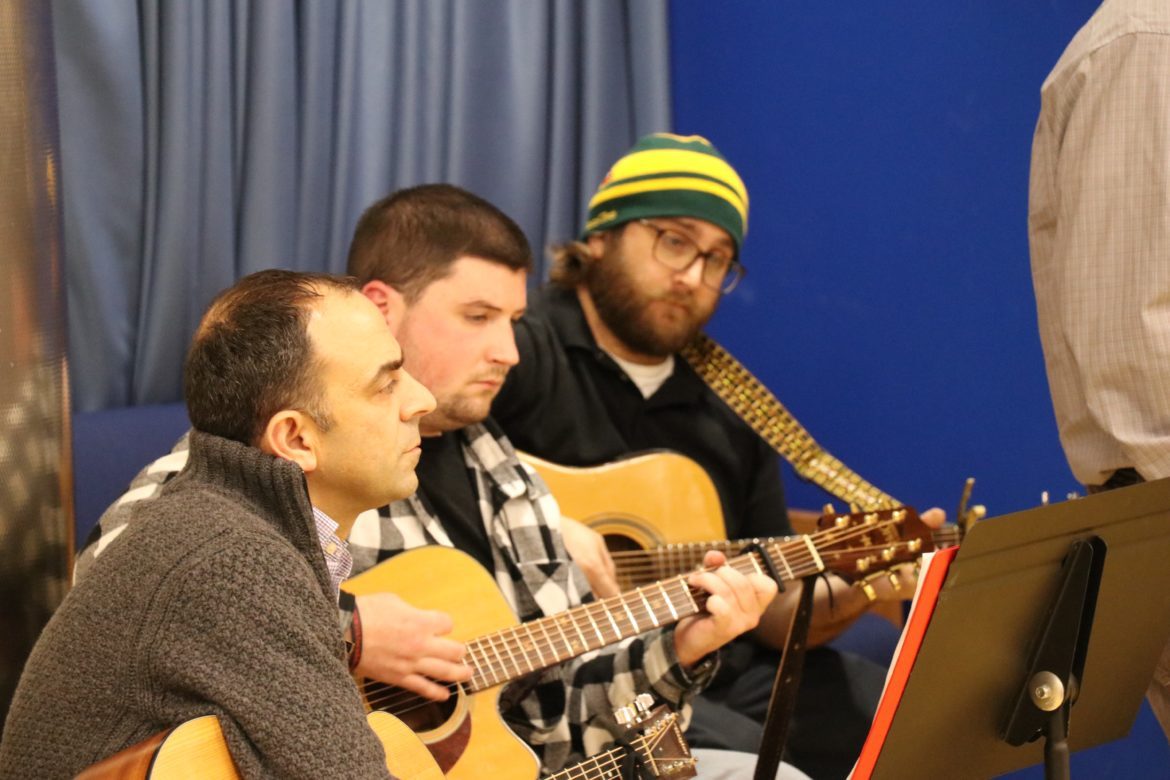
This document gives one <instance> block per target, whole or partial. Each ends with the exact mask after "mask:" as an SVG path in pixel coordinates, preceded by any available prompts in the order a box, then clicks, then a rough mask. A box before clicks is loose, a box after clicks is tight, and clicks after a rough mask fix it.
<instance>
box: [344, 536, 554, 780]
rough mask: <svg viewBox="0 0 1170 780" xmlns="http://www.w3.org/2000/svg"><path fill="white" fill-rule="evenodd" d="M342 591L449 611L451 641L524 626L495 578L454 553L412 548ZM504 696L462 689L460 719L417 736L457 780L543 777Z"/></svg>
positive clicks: (452, 779) (452, 718) (457, 714)
mask: <svg viewBox="0 0 1170 780" xmlns="http://www.w3.org/2000/svg"><path fill="white" fill-rule="evenodd" d="M342 588H344V589H345V590H346V591H348V592H350V593H352V594H354V595H355V596H363V595H367V594H370V593H383V592H390V593H394V594H396V595H398V596H400V597H401V598H402V599H403V600H405V601H406V602H407V603H409V604H411V605H412V606H415V607H419V608H420V609H434V610H439V611H441V612H446V613H447V614H449V615H450V616H451V617H452V619H453V620H454V623H455V627H454V629H453V630H452V632H451V634H450V636H451V638H452V639H455V640H458V641H460V642H466V641H469V640H471V639H475V638H476V637H480V636H484V635H487V634H491V633H494V632H497V631H500V630H502V629H506V628H509V627H511V626H515V625H518V624H519V621H518V620H517V619H516V616H515V614H513V612H512V609H511V607H510V606H509V605H508V603H507V601H505V600H504V596H503V594H501V593H500V590H499V588H498V587H497V586H496V582H495V580H494V579H492V577H491V575H490V574H488V573H487V571H485V570H484V568H483V567H482V566H480V565H479V563H477V562H476V561H475V559H474V558H472V557H471V556H469V555H467V554H466V553H462V552H460V551H458V550H454V549H451V548H449V547H439V546H431V547H419V548H416V549H413V550H407V551H406V552H403V553H400V554H398V555H396V556H394V557H393V558H391V559H389V560H387V561H383V562H382V563H380V564H378V565H377V566H374V567H373V568H371V569H368V570H366V571H364V572H362V573H361V574H359V575H357V576H356V577H351V578H350V579H348V580H346V581H345V582H344V583H343V584H342ZM500 690H501V688H500V687H499V686H497V687H495V688H489V689H487V690H483V691H480V692H478V693H476V694H474V695H469V694H467V693H465V692H464V691H463V690H462V689H461V690H460V691H459V693H458V694H457V701H456V703H455V708H454V712H453V714H452V715H451V716H450V717H449V718H448V719H447V720H446V721H445V722H444V723H443V724H442V725H440V726H438V727H435V728H430V729H427V730H425V731H421V732H419V733H418V735H417V736H418V738H419V739H421V740H422V742H423V744H425V745H426V746H427V749H428V750H429V751H430V752H431V754H432V755H433V756H434V758H435V761H437V762H438V765H439V767H440V768H441V769H442V771H443V772H444V773H445V776H446V777H447V778H450V780H464V779H465V778H466V779H467V780H472V779H473V778H483V777H507V778H526V777H529V778H535V777H536V776H537V774H538V772H539V769H540V766H539V763H538V762H537V760H536V756H535V755H534V754H533V753H532V751H531V750H530V749H529V748H528V746H527V745H525V744H524V743H523V742H521V741H520V739H519V738H517V737H516V735H514V734H513V733H512V732H511V730H510V729H508V727H507V726H506V725H504V721H503V718H501V717H500V711H499V700H500ZM402 774H404V775H405V776H406V777H413V775H410V774H407V773H402Z"/></svg>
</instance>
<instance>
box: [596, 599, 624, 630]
mask: <svg viewBox="0 0 1170 780" xmlns="http://www.w3.org/2000/svg"><path fill="white" fill-rule="evenodd" d="M600 606H601V611H602V612H604V613H605V616H606V617H607V618H609V624H610V625H611V626H613V634H614V637H620V636H621V635H622V630H621V628H620V627H619V626H618V624H617V621H616V620H614V619H613V612H612V611H611V610H610V608H609V607H607V606H605V604H601V605H600Z"/></svg>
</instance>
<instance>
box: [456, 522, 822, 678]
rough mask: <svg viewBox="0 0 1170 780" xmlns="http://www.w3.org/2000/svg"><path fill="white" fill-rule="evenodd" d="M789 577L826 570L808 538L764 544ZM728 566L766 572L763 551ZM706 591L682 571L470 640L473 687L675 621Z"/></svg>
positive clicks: (698, 605)
mask: <svg viewBox="0 0 1170 780" xmlns="http://www.w3.org/2000/svg"><path fill="white" fill-rule="evenodd" d="M764 549H765V550H766V551H767V554H768V556H769V558H771V560H772V563H773V565H774V566H775V567H776V570H777V571H778V572H779V573H780V574H781V576H782V577H783V578H784V579H785V580H796V579H800V578H802V577H806V576H808V575H810V574H817V573H819V572H821V571H822V570H823V569H824V564H823V562H822V561H821V557H820V555H819V553H818V552H817V549H816V546H815V545H814V544H813V543H812V541H811V540H810V539H809V538H808V537H800V538H798V539H795V540H779V541H776V542H773V543H771V544H769V545H767V546H766V547H765V548H764ZM727 565H729V566H731V567H732V568H734V569H736V570H737V571H739V572H740V573H743V574H751V573H760V574H763V573H766V571H767V567H765V566H764V565H763V563H762V561H761V559H760V557H759V554H758V553H755V552H752V553H748V554H745V555H740V556H736V557H735V558H732V559H731V560H729V561H728V562H727ZM706 600H707V594H706V592H705V591H703V590H701V589H699V588H694V587H691V586H690V585H689V584H688V583H687V576H686V575H680V576H677V577H672V578H669V579H665V580H662V581H660V582H655V583H653V584H650V585H644V586H642V587H640V588H637V589H635V590H633V591H630V592H629V593H623V594H622V595H620V596H613V597H611V598H607V599H602V600H600V601H595V602H593V603H591V604H586V605H583V606H580V607H576V608H574V609H570V610H567V611H565V612H562V613H560V614H557V615H552V616H550V617H546V618H541V619H540V620H533V621H530V622H528V623H522V624H520V625H517V626H513V627H512V628H508V629H505V630H503V631H499V632H496V633H494V634H489V635H487V636H484V637H480V638H478V639H475V640H472V641H471V642H468V643H467V656H466V659H465V660H466V662H467V663H468V664H469V665H471V667H472V668H473V669H474V672H473V674H472V678H471V681H470V682H469V683H468V685H467V688H468V690H469V691H471V692H475V691H480V690H483V689H485V688H490V687H493V686H495V685H500V684H502V683H505V682H507V681H509V680H513V679H516V678H517V677H521V676H523V675H526V674H529V673H532V672H535V671H538V670H540V669H545V668H548V667H549V666H553V665H555V664H558V663H561V662H563V661H567V660H569V659H570V658H576V657H577V656H579V655H581V654H583V653H587V652H589V651H590V650H596V649H598V648H601V647H606V646H607V645H611V644H614V643H615V642H619V641H621V640H622V639H625V638H627V637H631V636H637V635H638V634H641V633H644V632H646V631H649V630H651V629H654V628H659V627H662V626H666V625H670V624H672V623H676V622H678V621H679V620H682V619H683V618H685V617H689V616H691V615H695V614H698V613H699V612H701V611H702V610H703V607H704V605H705V604H706Z"/></svg>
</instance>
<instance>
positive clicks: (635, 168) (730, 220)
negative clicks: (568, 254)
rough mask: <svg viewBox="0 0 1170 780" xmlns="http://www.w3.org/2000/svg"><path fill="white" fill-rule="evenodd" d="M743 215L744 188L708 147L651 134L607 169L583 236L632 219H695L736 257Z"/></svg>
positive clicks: (698, 140) (696, 139) (695, 139)
mask: <svg viewBox="0 0 1170 780" xmlns="http://www.w3.org/2000/svg"><path fill="white" fill-rule="evenodd" d="M747 215H748V195H747V188H746V187H744V186H743V181H742V180H741V179H740V178H739V174H737V173H736V172H735V169H734V168H732V167H731V165H730V164H728V162H727V160H725V159H723V155H721V154H719V151H718V150H717V149H716V148H715V147H714V146H712V145H711V142H710V141H708V140H707V139H706V138H703V137H702V136H698V135H685V136H684V135H673V134H670V133H654V134H653V135H647V136H644V137H643V138H641V139H640V140H639V141H638V143H636V144H634V148H632V149H630V151H629V152H627V153H626V156H625V157H622V158H621V159H620V160H618V161H617V162H616V163H614V165H613V167H612V168H610V169H609V173H607V174H606V175H605V178H604V179H602V181H601V186H600V187H598V188H597V193H596V194H595V195H594V196H593V199H592V200H590V201H589V215H588V217H587V219H586V221H585V232H584V233H583V234H582V235H583V236H588V235H590V234H591V233H596V232H598V231H602V230H609V229H610V228H615V227H617V226H618V225H621V224H623V223H626V222H629V221H630V220H634V219H644V218H647V217H695V218H697V219H704V220H706V221H708V222H710V223H711V224H713V225H718V226H719V227H721V228H723V229H724V230H726V231H727V233H728V235H730V236H731V239H732V240H733V241H734V242H735V248H736V250H737V251H738V249H739V247H740V245H741V244H742V243H743V237H744V235H745V234H746V233H747Z"/></svg>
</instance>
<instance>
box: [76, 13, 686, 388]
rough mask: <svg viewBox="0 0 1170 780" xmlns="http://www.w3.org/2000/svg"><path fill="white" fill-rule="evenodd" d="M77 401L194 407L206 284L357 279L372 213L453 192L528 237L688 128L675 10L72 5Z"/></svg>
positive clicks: (559, 234)
mask: <svg viewBox="0 0 1170 780" xmlns="http://www.w3.org/2000/svg"><path fill="white" fill-rule="evenodd" d="M53 14H54V19H53V27H54V47H55V57H56V61H57V72H58V89H59V104H60V105H59V111H60V125H61V147H62V149H61V159H62V200H63V206H64V233H65V256H66V264H65V265H66V286H67V294H68V315H69V331H68V332H69V354H70V363H71V372H72V379H71V385H72V389H73V405H74V408H75V409H77V410H92V409H99V408H104V407H111V406H125V405H134V404H141V403H155V402H163V401H173V400H177V399H178V398H179V397H180V395H181V366H182V359H183V354H184V352H185V349H186V345H187V342H188V340H189V338H190V335H191V333H192V331H193V329H194V327H195V325H196V323H197V321H198V318H199V315H200V314H201V312H202V310H203V308H204V307H205V306H206V304H207V303H208V301H209V300H210V299H211V297H212V296H213V295H214V294H215V293H216V292H218V291H219V290H221V289H223V288H224V287H226V286H228V285H230V284H231V283H232V282H233V281H234V280H235V279H236V278H238V277H239V276H241V275H243V274H246V273H250V272H252V271H255V270H259V269H262V268H269V267H277V266H279V267H285V268H295V269H302V270H329V271H335V272H336V271H341V270H343V269H344V265H345V252H346V249H347V247H348V243H349V236H350V233H351V231H352V229H353V225H354V224H355V223H356V221H357V218H358V216H359V215H360V213H361V211H362V209H363V208H364V207H365V206H366V205H368V204H369V203H371V202H372V201H374V200H375V199H377V198H379V197H381V196H383V195H385V194H387V193H389V192H391V191H392V190H395V189H397V188H399V187H403V186H409V185H412V184H417V183H420V182H426V181H449V182H453V183H456V184H459V185H461V186H464V187H467V188H468V189H470V190H472V191H474V192H477V193H479V194H480V195H483V196H484V197H486V198H488V199H489V200H491V201H492V202H494V203H496V204H497V205H499V206H500V207H501V208H503V209H504V210H505V211H506V212H508V213H509V214H510V215H512V216H513V217H514V218H515V219H516V220H517V221H518V222H519V223H520V225H521V226H522V227H523V228H524V229H525V231H526V233H527V234H528V237H529V239H530V240H531V241H532V243H533V247H534V249H536V250H537V251H538V253H539V251H540V249H541V248H542V247H544V246H546V245H547V244H548V243H549V242H550V241H555V240H559V239H562V238H565V237H567V236H570V235H572V234H574V233H575V232H576V231H577V230H578V229H579V227H580V222H581V220H582V215H583V213H584V209H585V203H586V201H587V200H588V197H589V194H590V193H591V191H592V190H593V188H594V187H596V185H597V183H598V181H599V180H600V177H601V176H602V175H603V173H604V170H605V167H606V166H607V165H608V164H609V163H610V162H612V160H614V159H616V157H617V156H619V155H620V154H621V153H622V152H623V151H624V150H625V149H626V148H627V147H628V146H629V145H630V144H631V143H632V142H633V141H634V139H635V138H636V137H637V136H639V135H641V134H642V133H646V132H651V131H654V130H665V129H669V127H670V115H669V94H670V90H669V68H668V59H669V58H668V51H667V41H668V29H667V9H666V0H590V1H589V2H577V0H559V1H558V0H546V1H540V0H448V1H447V2H440V1H438V0H369V1H368V2H362V1H359V0H338V2H320V1H319V2H280V1H278V0H255V2H242V1H239V2H227V0H218V1H217V0H203V1H200V2H197V1H196V0H191V2H173V1H172V0H88V1H87V2H84V3H79V2H74V0H57V2H55V3H54V6H53Z"/></svg>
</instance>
